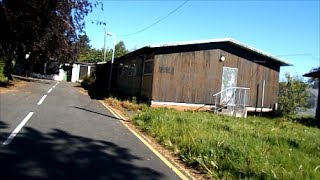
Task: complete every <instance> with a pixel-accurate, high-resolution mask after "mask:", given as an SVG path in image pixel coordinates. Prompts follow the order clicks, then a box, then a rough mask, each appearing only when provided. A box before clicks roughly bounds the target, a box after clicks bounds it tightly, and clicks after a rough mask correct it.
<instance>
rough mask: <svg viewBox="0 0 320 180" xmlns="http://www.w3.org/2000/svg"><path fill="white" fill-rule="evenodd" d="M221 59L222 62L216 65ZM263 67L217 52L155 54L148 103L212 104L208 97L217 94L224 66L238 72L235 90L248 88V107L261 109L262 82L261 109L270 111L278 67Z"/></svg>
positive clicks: (275, 95) (275, 88)
mask: <svg viewBox="0 0 320 180" xmlns="http://www.w3.org/2000/svg"><path fill="white" fill-rule="evenodd" d="M221 55H224V56H225V58H226V60H225V61H224V62H220V61H219V58H220V56H221ZM247 56H248V57H249V55H247ZM245 57H246V56H245ZM257 60H260V59H257ZM266 63H270V62H268V61H266ZM266 63H261V64H258V63H255V62H252V60H251V61H249V60H248V59H246V58H243V57H239V56H237V55H234V54H232V53H229V52H228V51H224V50H220V49H213V50H200V51H190V52H178V53H171V54H170V53H168V54H158V55H155V58H154V73H153V84H152V100H154V101H165V102H185V103H199V104H212V103H213V97H212V95H213V94H214V93H217V92H220V91H221V79H222V70H223V66H225V67H232V68H238V78H237V86H239V87H249V88H250V92H249V94H248V97H249V101H248V105H249V106H253V107H254V106H256V105H257V106H258V107H260V106H261V97H262V80H266V86H265V100H264V107H272V105H273V104H274V103H276V101H277V92H278V81H279V67H275V68H269V67H266V66H265V65H266ZM267 66H273V65H270V64H268V65H267Z"/></svg>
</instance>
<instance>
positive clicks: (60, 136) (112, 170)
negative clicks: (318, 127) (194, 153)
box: [0, 81, 179, 180]
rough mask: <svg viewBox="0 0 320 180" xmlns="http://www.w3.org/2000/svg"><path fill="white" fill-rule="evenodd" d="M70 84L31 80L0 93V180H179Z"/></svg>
mask: <svg viewBox="0 0 320 180" xmlns="http://www.w3.org/2000/svg"><path fill="white" fill-rule="evenodd" d="M55 85H56V86H55ZM74 86H75V84H72V83H67V82H60V83H59V84H57V82H55V81H35V82H30V83H29V84H28V85H27V86H25V87H23V88H20V89H19V90H18V91H14V92H8V93H5V94H0V179H1V180H5V179H36V180H37V179H39V180H42V179H68V180H71V179H77V180H78V179H87V180H89V179H90V180H91V179H99V180H100V179H179V178H178V176H177V175H176V174H175V173H174V172H173V171H172V170H171V169H170V168H169V167H168V166H166V165H165V164H164V163H163V162H162V161H161V160H160V159H159V158H158V157H157V156H156V155H155V154H154V153H153V152H152V151H150V150H149V149H148V148H147V147H146V146H145V145H144V144H143V143H142V142H141V141H140V140H139V139H138V138H136V137H135V136H134V135H133V134H132V133H131V132H130V131H129V130H128V129H127V128H126V127H125V126H124V125H123V124H122V123H121V122H120V120H119V119H117V118H115V117H114V116H113V115H112V114H111V113H110V112H109V111H108V110H107V109H106V108H105V107H103V106H102V105H101V104H100V103H99V102H98V101H96V100H92V99H90V97H88V96H86V95H83V94H81V93H79V92H78V90H77V89H76V88H75V87H74ZM50 89H51V90H50ZM44 95H47V96H46V97H44ZM15 135H16V136H15Z"/></svg>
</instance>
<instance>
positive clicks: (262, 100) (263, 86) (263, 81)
mask: <svg viewBox="0 0 320 180" xmlns="http://www.w3.org/2000/svg"><path fill="white" fill-rule="evenodd" d="M265 86H266V80H262V96H261V114H262V108H263V103H264V89H265Z"/></svg>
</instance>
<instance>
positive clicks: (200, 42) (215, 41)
mask: <svg viewBox="0 0 320 180" xmlns="http://www.w3.org/2000/svg"><path fill="white" fill-rule="evenodd" d="M219 42H228V43H231V44H233V45H235V46H239V47H241V48H244V49H246V50H249V51H252V52H254V53H257V54H260V55H262V56H266V57H268V58H270V59H273V60H274V61H277V62H279V63H280V64H281V65H283V66H292V64H291V63H289V62H287V61H284V60H282V59H279V58H277V57H275V56H272V55H270V54H268V53H266V52H263V51H261V50H258V49H256V48H253V47H251V46H248V45H246V44H243V43H241V42H239V41H236V40H234V39H232V38H219V39H207V40H198V41H184V42H174V43H163V44H155V45H150V46H146V47H149V48H159V47H171V46H183V45H193V44H206V43H219Z"/></svg>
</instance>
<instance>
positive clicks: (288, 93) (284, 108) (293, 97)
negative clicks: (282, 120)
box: [278, 73, 308, 116]
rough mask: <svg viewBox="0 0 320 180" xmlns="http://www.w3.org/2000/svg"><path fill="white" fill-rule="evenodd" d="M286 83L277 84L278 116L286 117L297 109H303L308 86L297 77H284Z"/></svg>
mask: <svg viewBox="0 0 320 180" xmlns="http://www.w3.org/2000/svg"><path fill="white" fill-rule="evenodd" d="M285 76H286V79H287V82H280V83H279V99H278V103H279V110H278V112H279V114H280V115H283V116H288V115H292V114H295V113H296V110H297V108H298V107H305V106H306V104H307V97H308V92H307V89H308V84H307V83H306V82H304V81H303V79H302V78H299V77H298V76H291V75H290V74H289V73H287V74H286V75H285Z"/></svg>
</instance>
